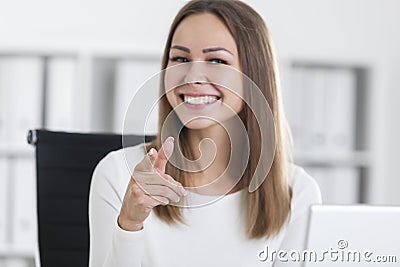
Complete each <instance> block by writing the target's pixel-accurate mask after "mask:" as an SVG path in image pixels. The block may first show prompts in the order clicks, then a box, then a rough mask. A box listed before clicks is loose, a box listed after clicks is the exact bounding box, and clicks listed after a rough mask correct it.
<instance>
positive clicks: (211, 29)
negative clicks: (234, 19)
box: [172, 13, 237, 51]
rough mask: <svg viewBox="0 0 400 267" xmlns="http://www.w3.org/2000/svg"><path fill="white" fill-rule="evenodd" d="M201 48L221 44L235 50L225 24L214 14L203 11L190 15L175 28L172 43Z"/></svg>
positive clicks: (233, 42) (233, 41)
mask: <svg viewBox="0 0 400 267" xmlns="http://www.w3.org/2000/svg"><path fill="white" fill-rule="evenodd" d="M174 44H179V45H184V46H187V47H189V48H199V49H203V48H205V47H211V46H221V47H224V48H227V49H230V50H231V51H237V48H236V43H235V40H234V39H233V36H232V35H231V33H230V31H229V29H228V28H227V27H226V26H225V24H224V23H223V22H222V21H221V20H220V19H219V18H218V17H217V16H215V15H213V14H209V13H204V14H195V15H190V16H188V17H187V18H185V19H184V20H183V21H182V22H181V23H180V24H179V25H178V27H177V28H176V30H175V33H174V36H173V38H172V45H174Z"/></svg>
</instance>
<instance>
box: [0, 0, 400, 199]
mask: <svg viewBox="0 0 400 267" xmlns="http://www.w3.org/2000/svg"><path fill="white" fill-rule="evenodd" d="M184 2H185V1H178V0H168V1H154V0H153V1H128V0H114V1H111V0H107V1H94V0H85V1H82V0H69V1H55V0H36V1H28V0H25V1H21V0H13V1H5V0H1V2H0V49H1V48H13V49H18V47H21V48H24V49H26V48H32V49H34V48H44V47H49V48H57V49H62V48H66V49H68V48H72V49H73V48H85V47H87V48H88V49H90V47H103V48H107V47H114V48H115V47H120V48H121V49H124V48H129V49H132V48H137V49H141V50H143V51H150V52H151V51H155V52H157V53H161V49H162V47H163V45H164V42H165V37H166V35H167V31H168V27H169V24H170V23H171V21H172V18H173V16H174V14H175V13H176V11H177V10H178V8H179V7H180V6H181V5H182V4H183V3H184ZM245 2H248V3H249V4H251V5H252V6H253V7H255V8H256V9H257V10H258V11H259V12H260V13H261V14H262V16H263V17H264V18H265V20H266V22H267V24H268V26H269V28H270V30H271V32H272V36H273V38H274V40H275V44H276V48H277V52H278V54H279V57H280V59H282V60H286V59H309V60H317V61H322V62H328V61H337V62H347V63H354V64H363V65H367V66H368V67H370V69H371V70H372V72H371V74H372V76H371V84H370V86H371V91H372V104H373V105H371V109H370V111H369V112H370V113H369V116H370V118H371V130H370V137H371V140H372V147H371V149H372V152H373V153H372V154H373V160H374V163H375V165H374V166H375V167H374V169H373V170H372V174H373V175H372V177H373V180H372V181H371V186H372V187H371V192H370V193H371V194H370V195H371V198H370V201H371V202H373V203H379V204H400V194H398V193H397V189H398V188H400V179H399V178H400V177H399V172H400V170H399V169H400V167H399V166H400V165H399V164H398V162H397V161H398V160H397V155H398V153H397V152H398V151H400V141H399V139H398V137H399V136H400V123H399V119H398V117H397V116H398V115H397V114H400V105H398V103H397V101H398V99H400V90H398V89H399V88H398V86H397V84H398V82H399V71H398V69H399V68H398V62H400V51H399V47H400V36H399V32H400V29H399V28H400V26H399V25H400V1H398V0H301V1H293V0H268V1H265V0H264V1H260V0H248V1H245Z"/></svg>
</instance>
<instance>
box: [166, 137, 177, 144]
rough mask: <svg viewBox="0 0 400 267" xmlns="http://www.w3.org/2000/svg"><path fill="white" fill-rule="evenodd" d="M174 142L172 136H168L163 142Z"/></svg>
mask: <svg viewBox="0 0 400 267" xmlns="http://www.w3.org/2000/svg"><path fill="white" fill-rule="evenodd" d="M174 140H175V139H174V138H173V137H172V136H169V137H168V138H167V140H165V141H168V142H172V143H173V142H174Z"/></svg>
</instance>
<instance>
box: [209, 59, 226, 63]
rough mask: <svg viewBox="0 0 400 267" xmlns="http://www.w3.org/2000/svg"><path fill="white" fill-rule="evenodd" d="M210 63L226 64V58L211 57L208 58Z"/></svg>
mask: <svg viewBox="0 0 400 267" xmlns="http://www.w3.org/2000/svg"><path fill="white" fill-rule="evenodd" d="M209 61H210V62H211V63H215V64H227V62H226V60H223V59H219V58H213V59H210V60H209Z"/></svg>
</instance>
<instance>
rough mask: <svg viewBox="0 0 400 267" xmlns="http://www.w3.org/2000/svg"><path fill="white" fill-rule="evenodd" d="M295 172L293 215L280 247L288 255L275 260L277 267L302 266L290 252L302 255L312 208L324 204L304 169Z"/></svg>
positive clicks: (316, 186) (317, 189) (315, 185)
mask: <svg viewBox="0 0 400 267" xmlns="http://www.w3.org/2000/svg"><path fill="white" fill-rule="evenodd" d="M295 171H296V172H297V173H296V175H294V176H293V177H294V179H295V180H294V182H293V185H294V186H293V187H292V188H294V189H295V190H294V191H293V200H292V206H291V210H292V214H291V217H290V220H289V224H288V226H287V229H286V233H285V236H284V239H283V241H282V243H281V246H280V250H282V251H285V252H287V254H286V255H285V256H283V257H282V259H281V260H280V259H278V258H277V259H276V260H275V264H274V266H275V267H282V266H285V267H287V266H290V267H295V266H296V267H297V266H302V264H303V263H302V262H301V261H300V262H296V261H294V259H292V258H291V256H290V252H291V251H293V250H295V251H298V252H299V253H301V252H302V251H303V250H304V249H305V246H306V236H307V227H308V220H309V210H310V206H311V205H313V204H321V202H322V200H321V193H320V190H319V187H318V185H317V183H316V182H315V181H314V180H313V179H312V178H311V177H310V176H309V175H308V174H307V173H306V172H305V171H304V170H303V169H301V168H296V170H295Z"/></svg>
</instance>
